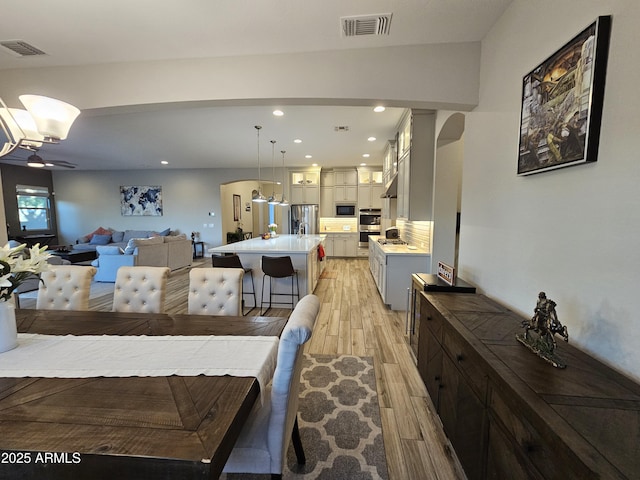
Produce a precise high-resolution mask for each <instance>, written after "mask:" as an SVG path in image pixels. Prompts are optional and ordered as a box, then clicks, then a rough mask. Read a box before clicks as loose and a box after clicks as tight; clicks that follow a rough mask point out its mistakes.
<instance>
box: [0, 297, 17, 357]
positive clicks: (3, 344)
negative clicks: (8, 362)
mask: <svg viewBox="0 0 640 480" xmlns="http://www.w3.org/2000/svg"><path fill="white" fill-rule="evenodd" d="M17 346H18V329H17V326H16V306H15V305H14V304H13V302H6V301H0V353H2V352H7V351H9V350H12V349H14V348H16V347H17Z"/></svg>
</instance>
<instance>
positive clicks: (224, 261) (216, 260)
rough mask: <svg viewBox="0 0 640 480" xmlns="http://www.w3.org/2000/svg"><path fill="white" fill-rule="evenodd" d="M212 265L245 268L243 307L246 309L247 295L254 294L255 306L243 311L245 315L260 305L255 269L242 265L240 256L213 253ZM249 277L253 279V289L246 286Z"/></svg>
mask: <svg viewBox="0 0 640 480" xmlns="http://www.w3.org/2000/svg"><path fill="white" fill-rule="evenodd" d="M211 264H212V265H211V266H212V267H219V268H241V269H243V270H244V275H245V276H244V277H243V279H242V307H243V311H244V306H245V301H244V296H245V295H253V306H252V307H251V308H250V309H249V310H247V311H246V312H244V313H243V315H248V314H249V313H250V312H251V311H252V310H253V309H254V308H256V307H257V306H258V299H257V298H256V285H255V283H254V281H253V269H252V268H247V267H245V266H243V265H242V261H241V260H240V257H239V256H238V255H236V254H233V255H211ZM246 278H249V279H250V280H251V290H248V289H245V288H244V283H245V281H244V280H245V279H246Z"/></svg>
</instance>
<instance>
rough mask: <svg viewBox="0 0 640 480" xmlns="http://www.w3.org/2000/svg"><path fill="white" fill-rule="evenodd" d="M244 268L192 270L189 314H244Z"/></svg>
mask: <svg viewBox="0 0 640 480" xmlns="http://www.w3.org/2000/svg"><path fill="white" fill-rule="evenodd" d="M243 276H244V269H242V268H192V269H191V271H190V272H189V298H188V307H187V308H188V311H189V313H190V314H193V315H242V278H243Z"/></svg>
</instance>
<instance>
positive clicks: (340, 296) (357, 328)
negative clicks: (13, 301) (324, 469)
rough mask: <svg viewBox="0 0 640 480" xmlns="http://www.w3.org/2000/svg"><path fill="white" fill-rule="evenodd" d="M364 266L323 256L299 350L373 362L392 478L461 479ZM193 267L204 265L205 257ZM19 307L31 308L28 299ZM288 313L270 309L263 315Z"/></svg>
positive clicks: (177, 307)
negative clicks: (316, 301)
mask: <svg viewBox="0 0 640 480" xmlns="http://www.w3.org/2000/svg"><path fill="white" fill-rule="evenodd" d="M368 265H369V264H368V260H367V259H366V258H353V259H336V258H329V259H326V266H325V271H324V273H323V275H322V278H321V279H320V281H319V283H318V286H317V288H316V290H315V292H314V293H315V294H316V295H318V297H319V298H320V300H321V308H320V315H319V318H318V321H317V323H316V327H315V329H314V332H313V336H312V338H311V341H310V342H309V343H308V344H307V346H306V351H307V352H308V353H318V354H334V355H340V354H349V355H358V356H372V357H374V364H375V370H376V377H377V388H378V395H379V401H380V410H381V416H382V431H383V435H384V444H385V449H386V454H387V464H388V468H389V478H390V479H391V480H407V479H416V480H427V479H438V480H440V479H442V480H445V479H465V475H464V473H463V471H462V469H461V468H460V466H459V463H458V462H457V459H456V458H455V454H453V449H452V448H451V446H450V444H449V442H448V440H447V438H446V437H445V435H444V433H443V431H442V427H441V424H440V422H439V419H438V417H437V416H436V414H435V413H434V408H433V404H432V403H431V399H430V398H429V396H428V394H427V391H426V388H425V386H424V384H423V383H422V380H421V379H420V376H419V375H418V371H417V368H416V366H415V363H414V361H413V358H412V355H411V353H410V349H409V347H408V346H407V343H406V341H405V338H404V336H403V332H404V325H405V312H394V311H392V310H389V309H388V308H387V307H386V306H385V305H384V304H383V303H382V300H381V298H380V295H379V294H378V291H377V289H376V286H375V284H374V282H373V278H372V276H371V273H370V272H369V266H368ZM194 266H209V260H208V259H205V260H202V261H200V262H199V263H196V264H194ZM188 283H189V279H188V269H182V270H179V271H176V272H173V273H172V274H171V277H170V278H169V284H168V290H167V291H168V293H167V305H166V308H167V312H168V313H186V311H187V290H188ZM112 299H113V296H112V295H103V296H101V297H98V298H94V299H92V300H91V301H90V308H91V309H92V310H110V309H111V302H112ZM21 303H22V306H23V308H34V307H35V301H33V305H31V304H30V300H23V301H22V302H21ZM289 313H290V310H279V309H273V310H271V311H270V312H269V315H275V316H279V315H283V316H284V315H288V314H289ZM252 314H257V311H256V310H254V311H253V312H252Z"/></svg>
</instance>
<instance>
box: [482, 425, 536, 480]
mask: <svg viewBox="0 0 640 480" xmlns="http://www.w3.org/2000/svg"><path fill="white" fill-rule="evenodd" d="M515 452H516V449H514V447H513V445H511V444H510V442H509V441H508V440H507V437H505V435H504V434H503V433H502V432H501V431H500V429H499V428H498V427H497V426H496V425H495V424H494V423H491V424H490V425H489V447H488V452H487V475H486V478H487V480H504V479H505V478H509V479H511V480H529V479H535V480H538V479H539V480H542V478H543V477H541V476H540V474H539V473H538V471H537V470H536V469H535V468H533V466H532V465H530V464H529V463H527V462H526V461H525V460H523V459H522V458H520V457H519V456H518V455H517V454H516V453H515Z"/></svg>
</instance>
